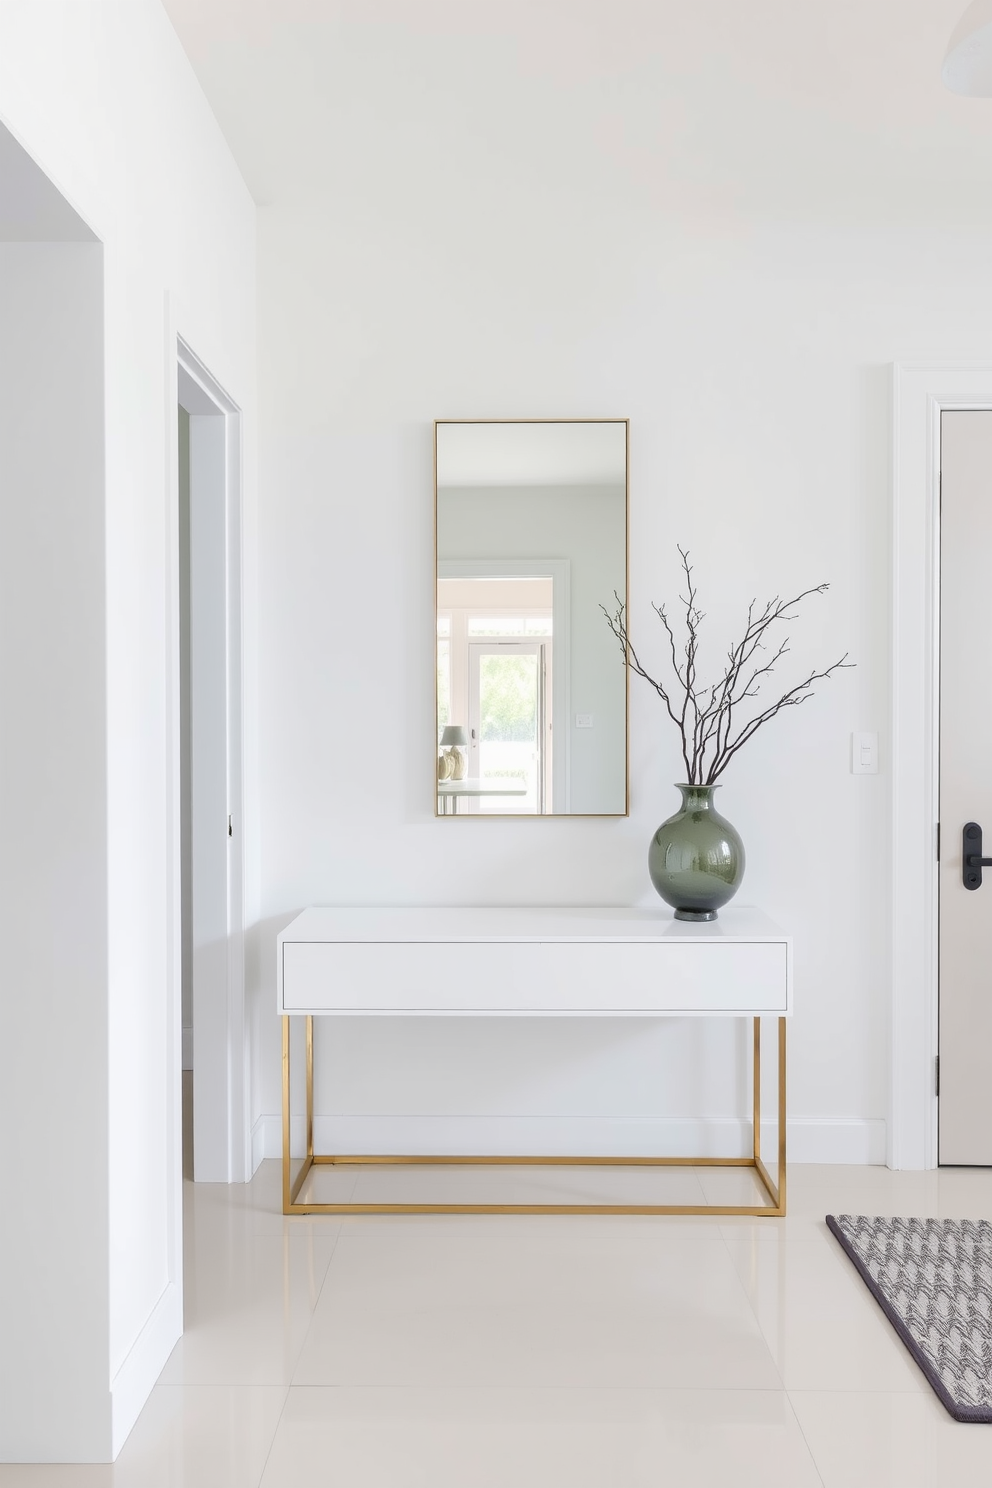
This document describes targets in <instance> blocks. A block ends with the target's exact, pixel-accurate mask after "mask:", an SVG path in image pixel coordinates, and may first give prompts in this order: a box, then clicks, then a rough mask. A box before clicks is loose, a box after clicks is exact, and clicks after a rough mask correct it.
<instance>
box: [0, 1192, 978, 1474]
mask: <svg viewBox="0 0 992 1488" xmlns="http://www.w3.org/2000/svg"><path fill="white" fill-rule="evenodd" d="M563 1172H564V1170H560V1169H559V1170H557V1171H554V1172H550V1171H549V1172H547V1173H546V1174H545V1175H543V1178H542V1174H541V1173H540V1172H539V1171H538V1170H531V1171H529V1172H527V1173H525V1174H522V1175H521V1174H520V1173H519V1172H516V1173H513V1174H505V1175H503V1180H502V1181H505V1182H506V1183H507V1184H509V1185H511V1186H515V1187H513V1191H514V1192H519V1191H520V1186H521V1185H523V1186H524V1187H525V1188H526V1190H527V1191H528V1194H529V1196H530V1195H534V1194H535V1193H537V1192H539V1191H540V1184H541V1183H542V1181H543V1182H547V1183H549V1184H551V1185H552V1186H553V1188H554V1190H555V1197H560V1196H561V1190H562V1186H563V1185H569V1184H575V1185H577V1186H578V1188H579V1189H580V1191H582V1192H584V1193H587V1194H593V1193H595V1191H596V1187H597V1184H599V1183H600V1182H601V1181H604V1182H606V1183H607V1184H611V1185H615V1181H616V1180H615V1178H614V1176H613V1175H612V1174H607V1175H603V1176H602V1179H601V1178H600V1177H599V1176H597V1174H596V1172H595V1171H592V1172H576V1173H573V1174H569V1173H567V1172H564V1176H563ZM432 1176H433V1177H434V1178H435V1179H436V1181H437V1183H438V1185H439V1186H443V1187H444V1189H445V1190H446V1191H447V1192H452V1191H456V1190H461V1191H463V1192H465V1193H472V1194H473V1195H474V1194H475V1193H476V1192H477V1190H478V1187H479V1184H480V1182H481V1181H483V1178H485V1177H486V1175H482V1174H480V1172H479V1171H475V1172H472V1171H470V1170H455V1169H447V1170H444V1171H443V1172H440V1171H438V1170H434V1173H433V1175H432V1174H431V1173H430V1172H427V1173H424V1172H420V1173H419V1174H414V1175H411V1173H410V1171H409V1170H404V1171H401V1172H399V1173H397V1175H396V1176H395V1179H394V1182H395V1184H396V1187H397V1189H408V1188H409V1186H410V1184H411V1183H412V1182H414V1181H415V1180H417V1181H419V1182H421V1183H423V1182H424V1181H425V1180H426V1181H428V1182H429V1181H431V1178H432ZM499 1176H500V1175H499V1174H498V1173H490V1174H489V1175H488V1179H487V1181H490V1182H491V1181H492V1180H493V1179H498V1178H499ZM627 1176H628V1177H629V1178H632V1180H633V1184H634V1186H635V1189H636V1188H637V1186H638V1185H640V1186H641V1188H642V1189H643V1186H644V1184H645V1183H646V1182H647V1181H648V1180H646V1179H645V1178H644V1177H643V1175H642V1174H638V1173H633V1174H628V1175H627ZM789 1176H790V1195H789V1216H788V1218H787V1219H785V1220H746V1219H722V1220H721V1219H718V1218H716V1217H712V1218H710V1217H706V1218H700V1219H695V1218H692V1219H678V1218H674V1219H673V1218H654V1217H643V1216H632V1217H611V1216H588V1217H586V1216H581V1217H575V1216H500V1215H493V1216H488V1215H486V1216H475V1215H471V1216H420V1215H417V1216H369V1217H358V1216H356V1217H351V1216H349V1217H348V1218H345V1219H338V1218H335V1217H322V1218H314V1219H302V1218H301V1219H292V1220H285V1219H283V1217H282V1215H281V1213H280V1209H279V1206H280V1175H279V1166H278V1164H277V1163H272V1162H268V1163H264V1164H263V1165H262V1167H261V1169H260V1170H259V1172H258V1174H257V1175H256V1177H255V1179H254V1181H253V1182H252V1183H251V1184H250V1185H248V1186H247V1187H246V1188H222V1187H213V1186H204V1185H197V1186H193V1185H191V1184H188V1185H187V1189H186V1317H187V1331H186V1334H185V1336H184V1337H183V1339H182V1340H181V1341H180V1343H179V1344H178V1346H177V1347H176V1349H175V1352H174V1353H173V1355H172V1357H171V1359H170V1360H169V1362H168V1364H167V1365H166V1368H165V1370H164V1371H163V1373H162V1376H161V1380H160V1382H159V1384H158V1385H157V1386H156V1388H155V1390H154V1391H153V1393H152V1397H151V1399H150V1400H149V1402H148V1405H147V1406H146V1408H145V1410H144V1411H143V1413H142V1415H141V1417H140V1419H139V1421H138V1423H137V1425H136V1427H135V1429H134V1431H133V1432H132V1434H131V1436H130V1438H129V1440H128V1442H127V1443H126V1445H125V1447H124V1449H123V1451H122V1453H121V1455H120V1458H119V1459H118V1461H117V1463H116V1464H115V1465H114V1466H113V1467H10V1466H8V1467H2V1466H0V1488H12V1485H17V1488H22V1485H23V1488H258V1485H261V1488H309V1485H311V1484H312V1485H321V1488H323V1485H327V1488H338V1485H340V1488H414V1485H416V1488H421V1485H424V1488H426V1485H430V1488H497V1485H498V1488H532V1485H533V1488H559V1485H560V1488H566V1485H567V1488H604V1485H608V1488H613V1485H617V1488H648V1485H651V1488H660V1485H674V1488H703V1485H711V1484H712V1485H717V1484H718V1485H720V1488H725V1485H727V1484H734V1485H735V1488H747V1485H755V1488H757V1485H761V1488H807V1485H825V1488H890V1485H891V1488H924V1485H926V1488H945V1485H953V1488H972V1485H975V1488H978V1485H980V1484H981V1485H983V1488H984V1485H987V1484H989V1483H992V1426H965V1425H959V1424H957V1423H956V1422H954V1421H952V1420H951V1419H950V1417H949V1416H947V1415H946V1414H945V1412H944V1410H943V1409H942V1407H941V1406H940V1405H939V1404H938V1403H937V1402H936V1400H935V1399H934V1397H933V1396H932V1395H931V1393H930V1391H929V1389H928V1387H927V1385H926V1383H925V1381H924V1380H923V1378H922V1376H921V1375H920V1374H919V1372H918V1370H917V1369H916V1367H915V1365H914V1364H913V1363H912V1361H911V1360H910V1358H909V1356H908V1354H907V1353H906V1351H905V1349H904V1348H903V1346H902V1344H901V1343H900V1342H899V1341H898V1339H897V1338H896V1337H895V1336H894V1334H893V1333H892V1332H891V1330H890V1329H889V1327H888V1325H887V1324H886V1323H885V1321H884V1320H883V1318H882V1317H881V1315H880V1313H879V1312H878V1310H877V1308H876V1306H875V1304H874V1302H873V1301H872V1300H871V1298H870V1296H869V1295H868V1293H867V1291H866V1290H865V1288H864V1286H863V1285H862V1283H861V1281H860V1280H859V1279H858V1277H857V1276H856V1274H855V1273H854V1271H853V1269H852V1267H851V1266H850V1264H849V1263H848V1261H847V1260H846V1258H845V1257H844V1255H843V1254H842V1252H841V1251H840V1249H839V1247H838V1246H837V1244H836V1242H835V1241H834V1240H833V1238H832V1237H831V1236H830V1234H829V1233H828V1231H827V1230H826V1227H825V1226H824V1224H823V1216H824V1214H826V1213H830V1212H845V1211H857V1212H865V1213H884V1214H895V1213H899V1214H937V1215H955V1216H960V1215H971V1216H974V1217H988V1216H989V1215H990V1214H992V1173H989V1172H974V1171H961V1170H958V1171H953V1170H950V1171H942V1172H939V1173H928V1174H912V1173H890V1172H888V1171H887V1170H886V1169H879V1168H814V1167H806V1168H803V1167H796V1166H793V1167H792V1168H791V1169H790V1175H789ZM321 1181H322V1182H336V1183H338V1185H339V1186H343V1187H344V1188H350V1187H352V1186H354V1187H355V1189H356V1191H357V1189H358V1187H359V1186H361V1185H363V1184H364V1185H366V1186H368V1187H369V1188H371V1187H372V1186H374V1187H376V1188H377V1189H378V1190H380V1191H381V1190H382V1189H383V1188H384V1187H385V1186H386V1185H387V1184H388V1183H389V1182H390V1176H389V1174H388V1173H383V1172H379V1173H376V1174H374V1175H371V1176H368V1177H366V1176H365V1175H358V1174H356V1173H354V1172H348V1173H338V1174H332V1173H328V1172H327V1171H326V1170H325V1171H324V1173H323V1174H321ZM650 1181H651V1182H652V1183H654V1184H655V1185H656V1187H658V1186H660V1189H661V1190H664V1191H670V1192H671V1193H672V1194H673V1195H674V1194H676V1193H682V1192H685V1191H686V1189H687V1187H688V1189H690V1190H692V1191H694V1192H702V1191H703V1190H704V1189H705V1190H707V1191H708V1192H709V1194H710V1195H711V1196H713V1195H714V1194H715V1193H716V1192H718V1191H719V1192H729V1191H730V1190H733V1189H738V1190H739V1189H740V1187H741V1185H742V1183H747V1182H749V1181H750V1175H748V1174H745V1173H742V1172H740V1171H738V1172H736V1173H734V1172H730V1173H727V1172H722V1173H714V1172H712V1171H703V1172H701V1173H696V1172H694V1171H692V1170H688V1171H678V1170H671V1171H667V1172H666V1171H664V1170H662V1171H661V1172H660V1173H657V1174H655V1175H652V1176H651V1180H650ZM666 1185H667V1188H666ZM614 1191H615V1190H614Z"/></svg>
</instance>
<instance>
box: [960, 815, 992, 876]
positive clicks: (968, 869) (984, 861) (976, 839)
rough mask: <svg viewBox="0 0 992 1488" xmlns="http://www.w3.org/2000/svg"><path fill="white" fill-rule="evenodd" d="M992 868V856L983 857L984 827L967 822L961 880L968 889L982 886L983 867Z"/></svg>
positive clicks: (962, 840) (962, 835)
mask: <svg viewBox="0 0 992 1488" xmlns="http://www.w3.org/2000/svg"><path fill="white" fill-rule="evenodd" d="M983 868H992V858H983V857H982V829H981V827H980V826H979V825H978V823H977V822H967V823H966V825H965V828H964V831H963V832H962V833H961V882H962V883H963V884H964V886H965V888H966V889H980V888H981V887H982V869H983Z"/></svg>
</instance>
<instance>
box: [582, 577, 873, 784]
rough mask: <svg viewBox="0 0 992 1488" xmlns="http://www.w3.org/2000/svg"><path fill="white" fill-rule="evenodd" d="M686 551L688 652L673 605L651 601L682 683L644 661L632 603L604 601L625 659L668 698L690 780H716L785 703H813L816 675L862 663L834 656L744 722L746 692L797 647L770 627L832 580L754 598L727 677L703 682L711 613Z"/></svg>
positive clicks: (791, 705) (730, 656) (757, 689)
mask: <svg viewBox="0 0 992 1488" xmlns="http://www.w3.org/2000/svg"><path fill="white" fill-rule="evenodd" d="M678 551H679V557H680V558H681V559H682V571H683V573H684V575H685V583H686V593H685V594H682V595H680V596H679V600H680V603H681V604H682V605H683V606H684V609H685V630H686V641H685V645H684V646H683V647H682V651H681V657H680V654H679V647H678V643H677V641H676V639H675V632H674V630H673V629H672V625H671V622H670V620H669V618H668V612H667V610H666V608H665V606H664V605H656V604H652V606H651V608H652V609H653V610H654V612H655V614H656V615H657V616H658V618H659V620H660V621H661V623H662V625H663V626H664V627H665V632H666V634H667V636H668V646H669V650H670V652H671V661H672V669H673V671H674V672H675V677H676V680H677V686H676V685H674V684H673V685H670V686H666V685H665V684H664V683H662V682H659V681H657V679H656V678H654V677H652V676H651V674H650V672H648V671H646V670H645V668H644V667H643V666H642V664H641V661H640V658H639V657H638V655H637V652H636V651H635V650H634V647H633V645H632V643H631V639H630V635H629V634H628V631H627V619H626V614H625V609H626V606H625V605H624V603H623V601H622V600H621V598H620V596H619V595H618V594H616V593H614V595H613V597H614V599H615V600H616V602H617V609H616V611H615V612H614V613H613V614H611V613H610V611H609V610H608V609H607V608H606V606H605V605H600V609H601V610H602V611H603V614H604V615H605V616H606V623H607V624H608V625H609V627H610V630H611V631H612V632H613V634H614V635H615V636H616V638H617V640H618V641H619V642H620V648H621V650H622V652H623V659H624V664H625V665H626V666H629V667H630V668H631V670H632V671H634V672H636V673H637V675H638V676H639V677H643V678H644V680H645V681H646V682H649V683H650V684H651V686H652V687H653V688H654V690H655V692H656V693H657V694H658V696H659V697H660V698H661V700H662V702H663V703H664V704H665V707H666V708H667V710H668V716H669V718H670V719H671V720H672V722H673V723H674V724H675V725H676V727H677V728H678V729H679V732H680V733H681V735H682V759H683V761H684V762H685V769H686V776H685V778H686V783H687V784H688V785H713V784H714V782H715V781H717V780H718V779H719V777H720V776H721V775H722V774H723V772H724V770H725V769H726V768H727V766H728V765H729V764H730V761H731V760H732V759H733V757H734V755H735V754H736V753H737V751H738V750H739V749H742V748H743V747H744V745H745V744H746V743H747V741H748V740H749V739H752V738H753V737H754V735H755V734H756V733H757V732H758V730H759V728H761V726H762V724H765V723H767V722H768V721H769V719H772V718H774V717H775V715H776V713H781V711H782V709H783V708H795V707H798V706H799V704H800V703H805V702H808V701H809V699H810V698H811V697H813V696H814V693H813V692H812V691H811V688H812V686H813V684H814V682H822V681H824V680H825V679H826V678H827V677H832V676H833V674H834V672H837V671H840V670H842V669H846V668H848V667H853V666H854V665H855V663H854V662H853V661H848V659H847V656H848V653H847V652H846V651H845V652H844V655H843V656H842V657H841V658H840V660H839V661H835V662H833V663H832V665H830V666H828V667H826V668H825V669H824V670H823V671H822V672H817V671H812V672H810V674H809V676H808V677H806V678H804V679H803V681H801V682H797V683H796V685H795V686H794V687H790V688H789V690H788V692H785V693H783V694H782V696H781V697H780V698H779V699H778V701H777V702H775V703H772V704H770V705H769V706H768V707H767V708H764V709H763V710H762V711H760V712H758V713H754V711H753V710H751V715H750V716H749V717H748V718H747V719H746V721H745V722H743V723H742V722H741V721H740V715H739V712H738V710H739V708H740V706H741V704H742V703H743V702H744V700H745V699H746V698H754V697H757V696H758V694H759V692H760V690H761V685H762V682H763V681H764V680H765V679H767V677H768V675H769V673H771V672H772V671H773V670H774V668H775V667H776V666H777V664H778V663H779V662H780V661H781V660H782V658H783V656H787V655H788V654H789V637H788V636H786V637H785V638H784V640H782V641H781V642H779V643H778V645H777V646H776V648H775V649H774V650H771V645H772V642H771V638H770V637H769V631H770V630H771V628H772V626H774V625H775V624H776V623H777V622H778V621H790V620H794V619H795V618H796V615H795V607H796V606H797V605H798V604H799V603H800V602H801V601H802V600H804V599H806V598H808V596H809V595H811V594H825V593H826V592H827V590H828V589H829V587H830V585H829V584H817V585H816V586H815V588H813V589H804V590H803V591H802V593H801V594H796V595H794V596H793V598H792V599H781V598H780V597H779V596H778V595H776V597H775V598H774V599H769V600H768V601H767V603H766V604H765V605H764V607H763V608H762V609H759V608H758V601H757V600H756V599H753V600H752V601H751V603H750V605H749V606H748V611H747V626H746V629H745V631H744V635H743V637H742V639H741V640H740V641H739V642H738V643H737V645H736V646H732V647H731V648H730V650H729V651H728V653H727V663H726V667H725V669H724V672H723V676H722V677H720V678H719V680H718V681H716V682H714V683H712V684H711V685H709V686H707V685H706V684H703V683H700V682H699V678H698V659H699V632H700V626H701V624H702V622H703V620H704V618H705V616H704V613H703V611H702V610H701V609H700V608H699V605H698V603H697V597H696V586H695V583H694V582H693V577H692V565H691V563H690V562H689V554H688V552H687V551H684V550H683V549H682V548H679V550H678Z"/></svg>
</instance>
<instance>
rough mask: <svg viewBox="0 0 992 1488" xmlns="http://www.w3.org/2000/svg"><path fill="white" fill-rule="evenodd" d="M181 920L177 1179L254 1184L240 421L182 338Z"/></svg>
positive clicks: (178, 594) (177, 714)
mask: <svg viewBox="0 0 992 1488" xmlns="http://www.w3.org/2000/svg"><path fill="white" fill-rule="evenodd" d="M175 439H176V446H175V447H176V451H177V467H178V479H177V482H176V513H175V522H174V534H175V538H174V540H175V544H176V552H177V562H176V574H177V582H176V583H175V585H174V586H173V587H174V595H173V600H174V606H175V624H174V628H173V629H174V641H175V651H176V657H177V662H176V667H175V672H176V674H177V676H178V686H177V689H176V692H177V697H176V704H177V706H176V707H175V708H174V710H173V712H174V717H173V728H172V730H171V737H172V738H173V740H174V741H176V753H177V761H176V768H175V769H174V770H173V779H174V780H177V782H178V791H177V799H178V807H177V810H176V811H175V813H174V819H175V823H174V833H175V836H176V837H177V838H178V854H177V856H178V875H177V876H178V884H179V888H178V895H177V900H178V903H177V918H178V922H179V923H178V940H179V944H180V956H179V962H180V969H181V970H180V981H181V989H182V1043H183V1130H184V1174H185V1175H186V1176H192V1177H193V1178H194V1179H195V1180H196V1181H199V1182H208V1183H243V1182H245V1181H247V1179H248V1178H249V1177H250V1152H249V1123H248V1088H249V1085H248V1082H249V1065H248V1049H247V1030H246V1020H245V995H244V918H245V916H244V853H243V831H242V824H243V816H244V813H243V805H242V802H243V767H242V747H243V745H242V734H243V725H242V683H241V670H242V669H241V646H242V642H241V421H240V413H239V410H238V408H237V406H236V405H235V404H234V403H233V402H232V400H231V399H230V398H229V397H228V396H227V395H226V393H225V392H224V391H223V389H222V388H221V387H220V385H219V384H218V383H217V382H216V380H215V379H214V378H213V377H212V376H211V374H210V373H209V372H208V371H207V369H206V368H205V367H204V366H203V364H202V363H201V362H200V361H199V359H198V358H197V357H196V356H195V355H194V353H193V352H192V351H191V350H190V348H189V347H188V346H186V345H185V343H184V342H183V341H182V340H181V339H180V340H178V359H177V420H176V433H175Z"/></svg>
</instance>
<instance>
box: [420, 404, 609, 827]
mask: <svg viewBox="0 0 992 1488" xmlns="http://www.w3.org/2000/svg"><path fill="white" fill-rule="evenodd" d="M524 424H526V425H548V424H568V425H572V424H613V425H622V426H623V430H624V506H623V521H624V537H623V554H624V557H623V562H624V579H623V592H622V594H621V596H620V597H621V599H622V600H623V603H624V606H625V607H626V606H627V605H628V599H629V591H630V420H629V419H628V418H574V419H565V418H547V419H545V418H505V419H485V418H461V419H435V420H434V441H433V444H434V724H435V738H436V735H437V721H438V711H439V703H440V698H439V692H438V671H439V648H438V600H439V592H438V580H439V572H438V570H439V562H440V560H439V553H438V430H439V429H442V428H444V427H447V426H450V425H460V426H470V425H482V426H494V425H524ZM611 598H612V595H604V597H603V601H602V602H603V603H604V604H605V603H609V601H610V600H611ZM603 626H604V630H605V628H606V620H605V618H604V620H603ZM618 664H619V665H623V663H622V661H620V659H619V658H618ZM623 699H624V701H623V731H624V741H623V772H624V774H623V810H622V811H602V812H589V811H558V812H556V811H540V812H539V811H526V812H525V811H520V812H513V811H505V812H489V813H484V814H483V813H471V814H470V813H467V812H465V813H459V812H458V811H457V810H452V811H446V810H444V809H442V798H441V796H440V794H439V792H438V789H437V787H438V779H437V775H436V769H437V749H438V747H439V746H437V745H436V747H435V780H434V786H433V791H434V816H435V818H436V819H438V820H452V819H453V820H461V821H480V820H489V821H502V820H508V821H525V820H534V821H542V820H547V819H549V818H551V819H555V820H559V821H562V820H565V821H568V820H576V819H579V818H585V819H587V820H594V819H601V820H610V821H613V820H618V819H620V818H622V817H625V816H629V815H630V673H629V670H628V668H626V667H624V693H623ZM454 804H457V802H455V803H454Z"/></svg>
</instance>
